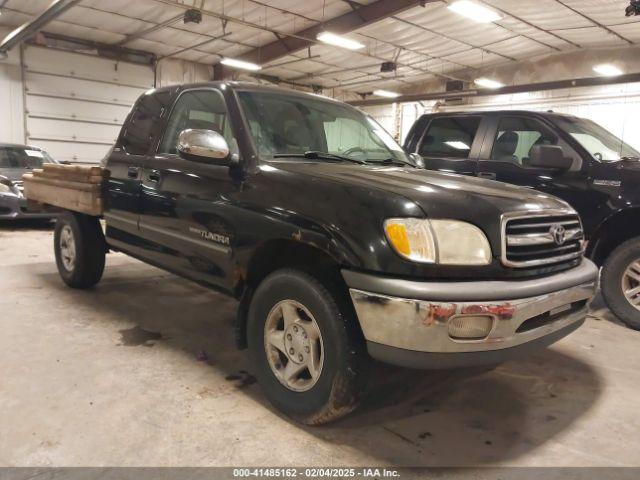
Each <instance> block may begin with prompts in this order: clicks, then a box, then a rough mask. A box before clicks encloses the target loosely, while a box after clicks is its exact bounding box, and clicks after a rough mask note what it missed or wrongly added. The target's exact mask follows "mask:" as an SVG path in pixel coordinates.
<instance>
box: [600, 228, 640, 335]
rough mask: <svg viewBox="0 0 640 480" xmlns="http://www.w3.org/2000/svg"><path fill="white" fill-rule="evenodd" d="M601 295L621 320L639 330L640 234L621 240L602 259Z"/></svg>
mask: <svg viewBox="0 0 640 480" xmlns="http://www.w3.org/2000/svg"><path fill="white" fill-rule="evenodd" d="M602 296H603V297H604V300H605V302H607V305H608V306H609V308H610V309H611V311H612V312H613V313H614V314H615V315H616V316H617V317H618V318H619V319H620V320H621V321H622V322H624V323H625V324H626V325H628V326H629V327H631V328H635V329H636V330H640V238H633V239H631V240H628V241H626V242H624V243H623V244H622V245H620V246H618V247H617V248H616V249H615V250H614V251H613V252H612V253H611V255H609V257H608V258H607V260H606V261H605V263H604V266H603V268H602Z"/></svg>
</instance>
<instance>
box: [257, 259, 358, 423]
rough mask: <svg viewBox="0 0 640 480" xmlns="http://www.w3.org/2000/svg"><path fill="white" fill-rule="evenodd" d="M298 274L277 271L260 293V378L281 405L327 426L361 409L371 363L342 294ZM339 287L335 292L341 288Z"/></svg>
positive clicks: (288, 412)
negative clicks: (357, 408)
mask: <svg viewBox="0 0 640 480" xmlns="http://www.w3.org/2000/svg"><path fill="white" fill-rule="evenodd" d="M331 290H332V289H331V288H328V287H327V286H325V285H323V284H322V283H320V282H319V281H318V280H316V279H315V278H313V277H312V276H310V275H308V274H306V273H303V272H301V271H297V270H290V269H286V270H279V271H277V272H275V273H272V274H271V275H269V276H268V277H267V278H266V279H265V280H264V281H263V282H262V283H261V284H260V285H259V286H258V289H257V290H256V292H255V294H254V296H253V298H252V300H251V305H250V307H249V316H248V325H247V335H248V339H247V340H248V345H249V354H250V357H251V361H252V364H253V367H254V369H255V372H256V377H257V379H258V381H259V382H260V384H261V386H262V388H263V390H264V392H265V394H266V396H267V397H268V399H269V400H270V401H271V403H273V404H274V406H275V407H276V408H278V409H279V410H280V411H282V412H283V413H285V414H286V415H288V416H290V417H292V418H294V419H295V420H297V421H299V422H302V423H306V424H316V425H317V424H322V423H327V422H330V421H333V420H336V419H337V418H339V417H342V416H344V415H346V414H347V413H349V412H351V411H352V410H353V409H355V408H356V406H357V405H358V403H359V401H360V398H361V397H362V393H363V391H364V388H365V386H366V381H367V372H368V367H369V358H368V355H367V353H366V349H365V347H364V344H363V342H362V340H361V338H360V336H359V334H358V330H357V328H355V323H354V321H355V319H352V318H351V316H350V314H349V312H348V309H347V308H345V307H344V306H343V307H342V308H341V306H340V305H341V302H340V301H339V300H340V292H338V291H331ZM336 290H337V289H336Z"/></svg>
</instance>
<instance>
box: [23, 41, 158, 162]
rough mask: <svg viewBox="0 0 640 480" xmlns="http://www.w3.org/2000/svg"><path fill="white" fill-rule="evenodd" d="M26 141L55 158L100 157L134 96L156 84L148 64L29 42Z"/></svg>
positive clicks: (88, 159)
mask: <svg viewBox="0 0 640 480" xmlns="http://www.w3.org/2000/svg"><path fill="white" fill-rule="evenodd" d="M23 72H24V82H23V84H24V89H25V97H24V98H25V116H26V122H25V126H26V135H25V137H26V141H27V143H30V144H33V145H38V146H39V147H42V148H44V149H45V150H47V151H48V152H49V153H50V154H51V155H52V156H53V157H54V158H56V159H58V160H66V161H70V162H73V163H97V162H99V161H100V160H101V159H102V157H103V156H104V155H105V153H106V152H107V151H108V150H109V148H111V146H112V145H113V143H114V141H115V139H116V137H117V136H118V133H119V131H120V127H121V125H122V123H123V122H124V119H125V117H126V116H127V114H128V112H129V110H130V109H131V105H132V104H133V103H134V102H135V100H136V99H137V98H138V96H140V94H142V93H143V92H145V91H146V90H148V89H149V88H152V87H153V70H152V68H151V67H150V66H144V65H135V64H131V63H125V62H118V61H115V60H109V59H105V58H100V57H97V56H94V55H86V54H79V53H72V52H66V51H61V50H54V49H50V48H42V47H35V46H26V47H25V48H24V56H23Z"/></svg>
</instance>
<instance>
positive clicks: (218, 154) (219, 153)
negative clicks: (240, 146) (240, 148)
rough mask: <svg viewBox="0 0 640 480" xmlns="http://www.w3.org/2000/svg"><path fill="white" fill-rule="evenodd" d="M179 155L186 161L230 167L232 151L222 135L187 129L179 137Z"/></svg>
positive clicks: (208, 131) (211, 131)
mask: <svg viewBox="0 0 640 480" xmlns="http://www.w3.org/2000/svg"><path fill="white" fill-rule="evenodd" d="M177 150H178V155H180V156H181V157H182V158H184V159H186V160H193V161H196V162H197V161H200V162H209V163H213V164H215V165H229V164H230V163H231V161H230V155H229V153H230V150H229V145H228V144H227V141H226V140H225V139H224V137H223V136H222V135H220V134H219V133H218V132H215V131H213V130H201V129H195V128H194V129H191V128H189V129H187V130H183V131H182V132H180V135H179V136H178V146H177Z"/></svg>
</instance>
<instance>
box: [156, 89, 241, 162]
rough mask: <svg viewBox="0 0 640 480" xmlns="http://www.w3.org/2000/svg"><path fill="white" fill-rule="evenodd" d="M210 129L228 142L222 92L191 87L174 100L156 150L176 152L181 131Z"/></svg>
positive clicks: (229, 130) (226, 116)
mask: <svg viewBox="0 0 640 480" xmlns="http://www.w3.org/2000/svg"><path fill="white" fill-rule="evenodd" d="M187 129H201V130H213V131H214V132H218V133H219V134H221V135H222V136H223V137H224V138H225V140H226V141H227V143H229V145H231V144H232V141H233V133H232V130H231V125H230V124H229V119H228V115H227V107H226V105H225V102H224V98H223V97H222V94H221V93H220V92H218V91H217V90H193V91H187V92H184V93H183V94H182V95H180V97H179V98H178V100H177V101H176V104H175V106H174V107H173V111H172V112H171V116H170V117H169V122H168V123H167V128H166V130H165V134H164V138H163V139H162V142H161V143H160V146H159V148H158V152H159V153H177V149H176V147H177V145H178V137H179V136H180V133H181V132H182V131H183V130H187Z"/></svg>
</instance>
